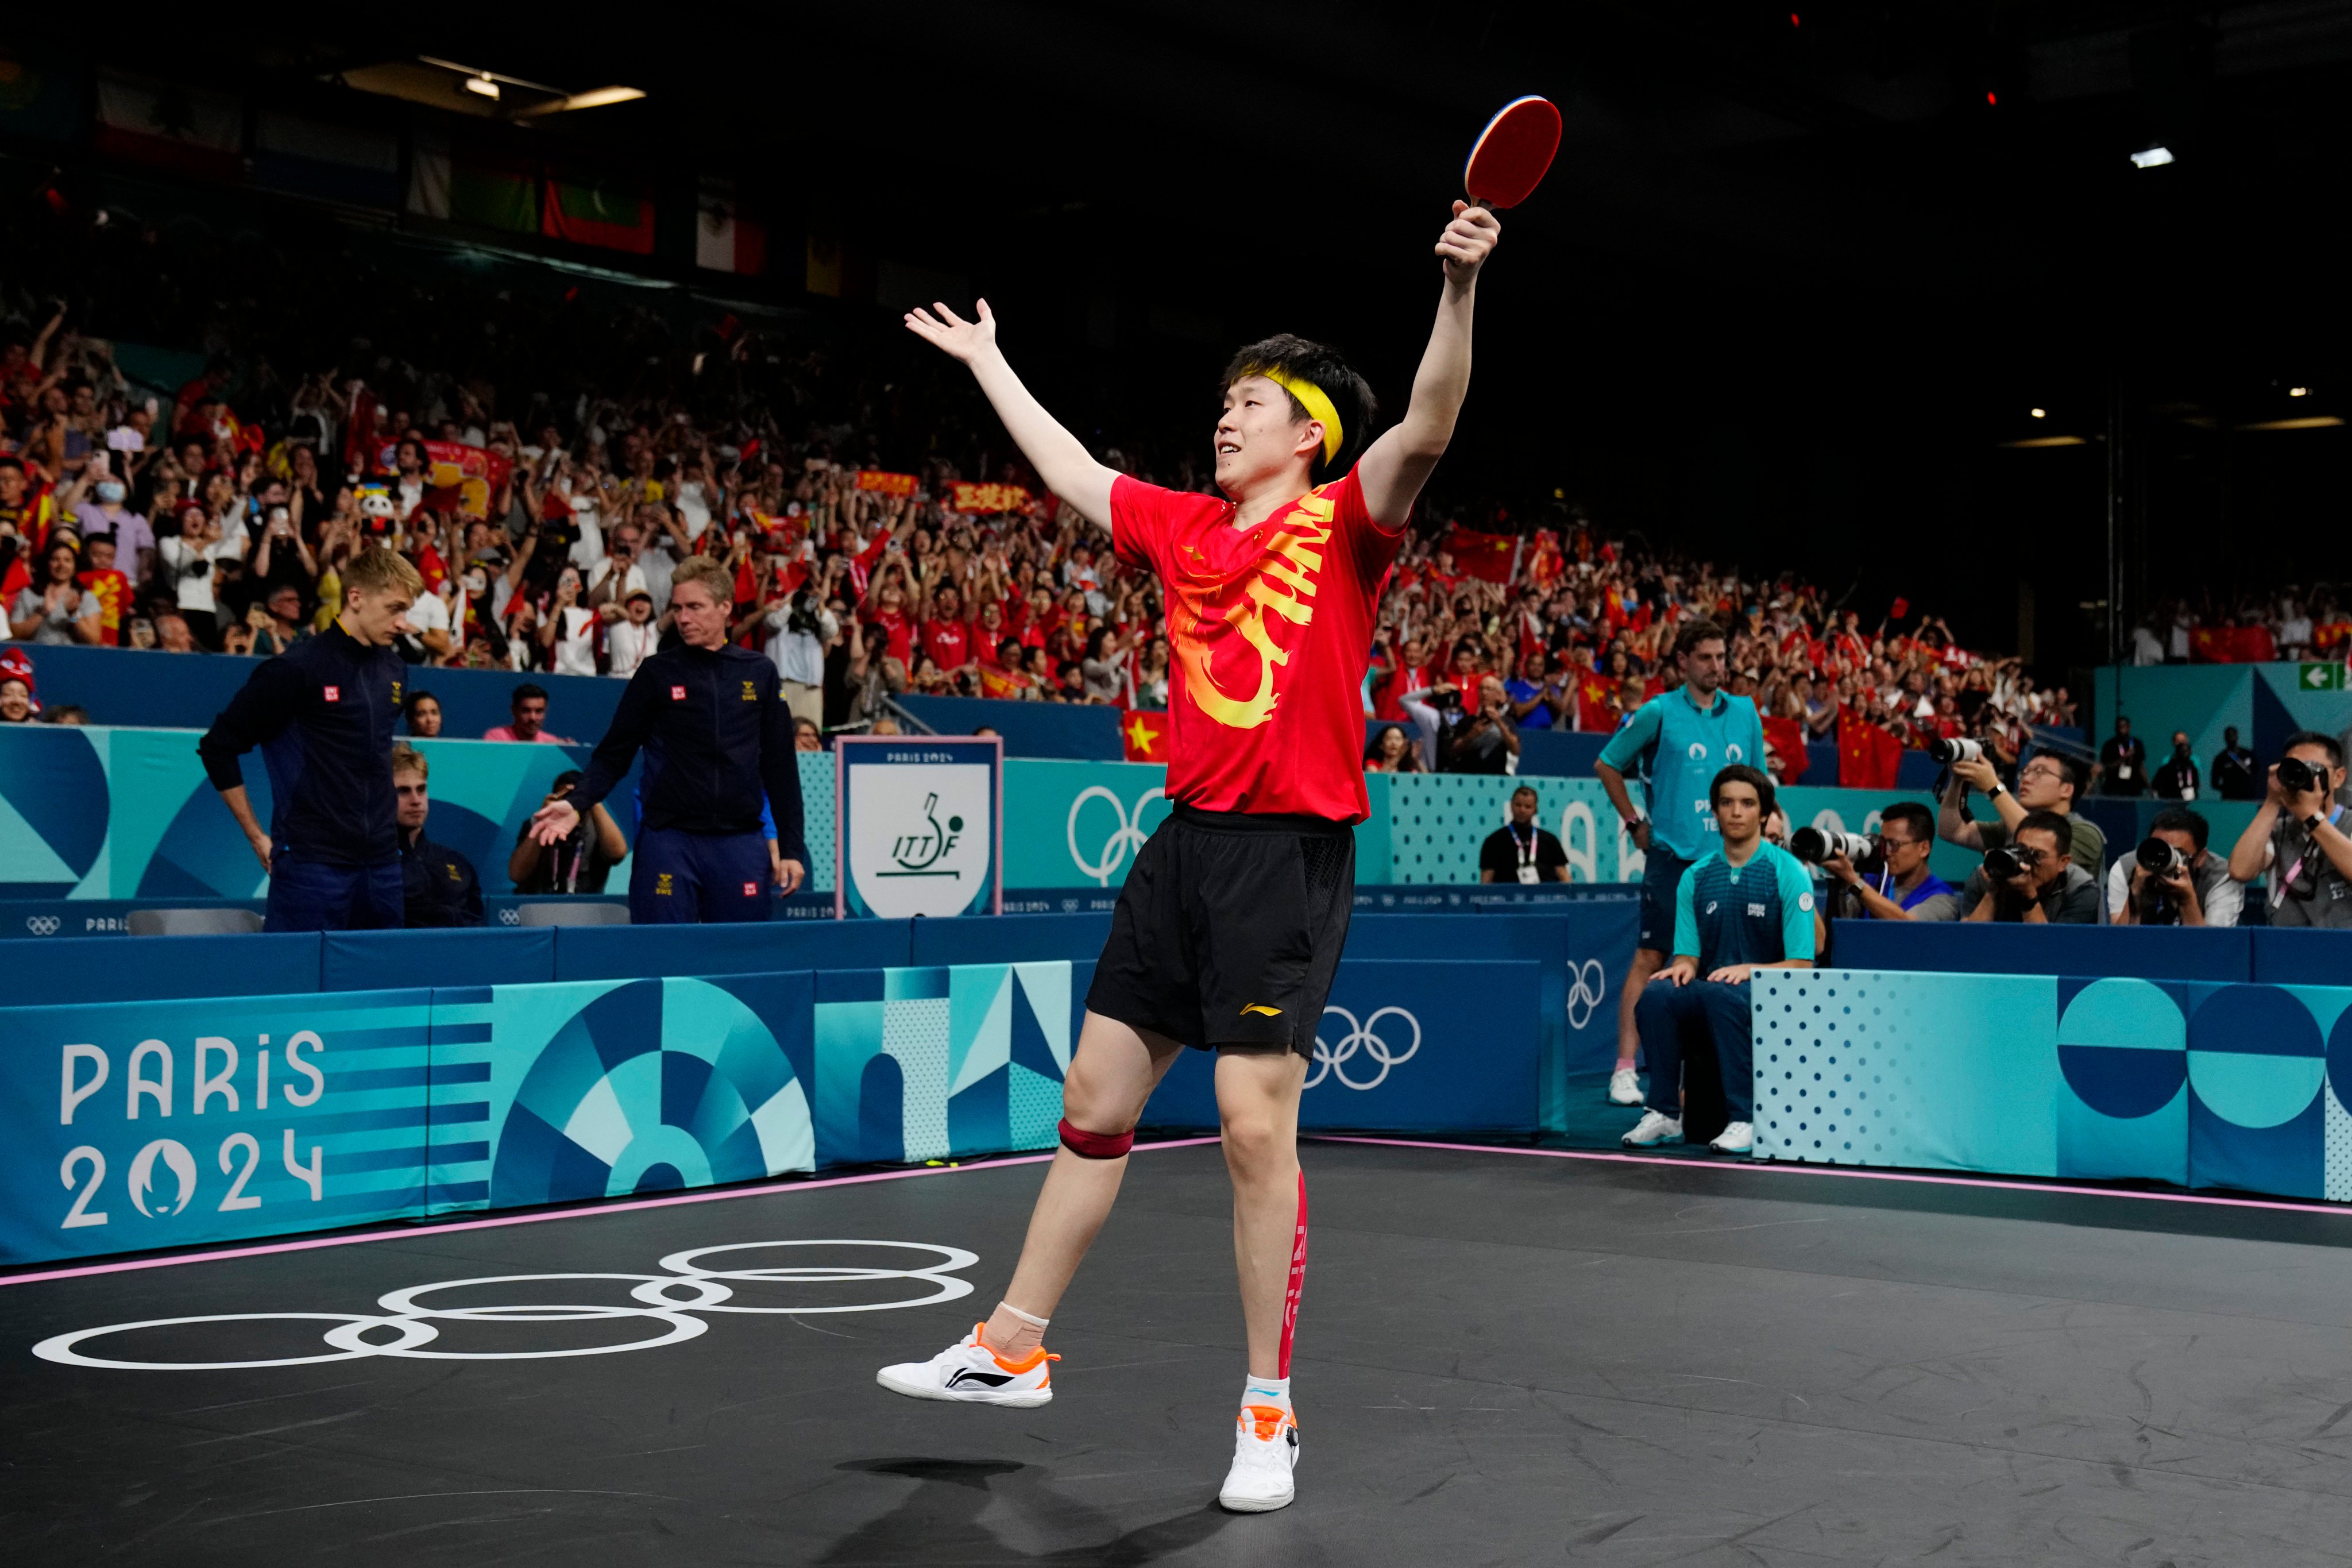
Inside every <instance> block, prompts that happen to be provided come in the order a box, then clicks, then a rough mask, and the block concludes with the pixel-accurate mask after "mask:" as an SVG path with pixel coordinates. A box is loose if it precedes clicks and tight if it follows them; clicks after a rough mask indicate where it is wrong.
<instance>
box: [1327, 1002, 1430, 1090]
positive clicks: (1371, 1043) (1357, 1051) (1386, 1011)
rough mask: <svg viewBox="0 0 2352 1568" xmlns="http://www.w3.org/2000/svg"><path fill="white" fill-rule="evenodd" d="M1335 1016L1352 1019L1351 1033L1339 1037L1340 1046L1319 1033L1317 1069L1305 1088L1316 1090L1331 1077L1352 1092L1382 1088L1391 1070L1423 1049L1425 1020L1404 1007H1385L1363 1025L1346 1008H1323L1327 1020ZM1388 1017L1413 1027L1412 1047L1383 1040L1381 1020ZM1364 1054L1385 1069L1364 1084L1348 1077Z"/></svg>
mask: <svg viewBox="0 0 2352 1568" xmlns="http://www.w3.org/2000/svg"><path fill="white" fill-rule="evenodd" d="M1334 1013H1337V1014H1339V1016H1341V1017H1342V1018H1345V1019H1347V1020H1348V1032H1347V1033H1346V1034H1344V1035H1342V1036H1340V1037H1339V1044H1338V1045H1336V1046H1335V1045H1330V1044H1328V1043H1327V1042H1326V1041H1325V1040H1324V1038H1323V1034H1322V1031H1321V1030H1320V1029H1318V1030H1317V1031H1316V1034H1315V1066H1314V1068H1312V1070H1310V1071H1309V1072H1308V1073H1307V1082H1306V1083H1305V1085H1304V1086H1302V1087H1304V1088H1307V1089H1313V1088H1314V1087H1315V1086H1316V1085H1317V1084H1318V1083H1321V1082H1322V1081H1323V1079H1324V1077H1325V1075H1326V1074H1328V1075H1329V1076H1330V1077H1331V1078H1332V1079H1336V1080H1338V1081H1339V1082H1340V1083H1342V1084H1345V1085H1346V1086H1347V1087H1348V1088H1349V1089H1378V1088H1379V1087H1380V1086H1381V1084H1382V1083H1383V1082H1385V1081H1386V1080H1387V1079H1388V1076H1389V1068H1392V1067H1396V1066H1398V1065H1400V1064H1401V1063H1403V1062H1408V1061H1411V1060H1412V1054H1413V1053H1414V1052H1415V1051H1417V1050H1419V1049H1421V1020H1420V1019H1418V1018H1416V1017H1414V1016H1412V1014H1410V1013H1408V1012H1406V1011H1405V1010H1404V1009H1403V1008H1402V1007H1383V1008H1381V1010H1380V1011H1378V1012H1376V1013H1374V1014H1373V1015H1372V1016H1370V1017H1369V1018H1366V1019H1365V1020H1364V1021H1363V1022H1362V1023H1360V1024H1359V1023H1358V1022H1356V1016H1355V1015H1354V1014H1353V1013H1350V1012H1349V1011H1348V1009H1346V1008H1345V1007H1340V1006H1329V1007H1326V1008H1324V1009H1323V1016H1325V1017H1327V1018H1328V1017H1329V1016H1331V1015H1332V1014H1334ZM1387 1017H1398V1018H1402V1019H1403V1020H1404V1021H1405V1022H1406V1024H1408V1025H1410V1026H1412V1044H1411V1045H1409V1046H1407V1047H1404V1048H1403V1049H1402V1050H1399V1049H1398V1048H1397V1047H1395V1046H1394V1045H1393V1044H1391V1042H1390V1041H1388V1040H1386V1039H1384V1038H1382V1037H1381V1033H1380V1026H1381V1019H1383V1018H1387ZM1358 1056H1363V1057H1366V1058H1370V1060H1371V1061H1373V1062H1376V1063H1378V1064H1379V1065H1380V1069H1381V1070H1380V1071H1379V1072H1377V1073H1374V1074H1372V1075H1371V1076H1370V1078H1367V1079H1364V1080H1363V1081H1362V1082H1360V1083H1359V1082H1357V1081H1356V1080H1355V1079H1352V1078H1349V1076H1348V1064H1349V1062H1351V1061H1353V1060H1354V1059H1355V1058H1357V1057H1358Z"/></svg>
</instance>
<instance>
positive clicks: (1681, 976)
mask: <svg viewBox="0 0 2352 1568" xmlns="http://www.w3.org/2000/svg"><path fill="white" fill-rule="evenodd" d="M1772 793H1773V792H1772V781H1771V780H1770V779H1769V778H1768V777H1766V776H1765V775H1764V774H1763V773H1761V772H1759V770H1757V769H1755V768H1752V767H1748V766H1747V765H1746V764H1744V763H1739V764H1735V765H1733V766H1731V767H1727V768H1725V769H1724V770H1723V771H1722V772H1720V773H1717V774H1716V775H1715V780H1714V782H1713V783H1712V784H1709V785H1708V786H1707V803H1708V805H1710V806H1711V807H1712V808H1713V810H1714V813H1715V820H1716V822H1717V825H1718V826H1720V828H1721V830H1722V834H1723V846H1722V847H1721V848H1719V849H1716V850H1713V851H1711V852H1709V853H1708V854H1706V855H1704V856H1702V857H1700V858H1699V859H1698V860H1697V861H1696V862H1695V863H1694V864H1693V865H1692V867H1691V868H1690V869H1689V870H1687V871H1685V872H1684V873H1683V879H1682V882H1681V884H1680V885H1679V886H1678V887H1677V888H1676V889H1675V957H1674V962H1673V963H1669V964H1667V965H1666V966H1665V967H1664V969H1662V970H1660V971H1659V972H1658V976H1657V978H1656V979H1655V980H1654V981H1652V982H1651V983H1650V984H1649V985H1648V986H1647V987H1646V988H1645V989H1644V990H1643V993H1642V997H1641V1000H1640V1001H1639V1002H1638V1003H1636V1004H1635V1005H1634V1008H1633V1018H1634V1024H1635V1026H1636V1027H1638V1028H1639V1029H1640V1030H1641V1035H1642V1054H1643V1058H1645V1059H1646V1060H1647V1062H1648V1064H1649V1068H1650V1092H1649V1109H1648V1110H1645V1111H1643V1114H1642V1120H1641V1121H1639V1122H1637V1123H1635V1125H1634V1127H1633V1131H1631V1132H1628V1133H1626V1134H1625V1142H1627V1143H1628V1144H1630V1145H1632V1146H1633V1147H1635V1148H1646V1147H1649V1146H1650V1145H1652V1144H1656V1143H1679V1142H1682V1141H1683V1103H1682V1064H1683V1058H1684V1057H1685V1054H1686V1052H1687V1050H1688V1049H1695V1048H1697V1047H1699V1045H1700V1044H1701V1043H1702V1042H1704V1043H1705V1044H1706V1045H1707V1046H1710V1047H1712V1048H1713V1049H1714V1051H1715V1058H1716V1064H1717V1068H1719V1069H1720V1070H1721V1072H1722V1075H1723V1099H1724V1103H1725V1105H1726V1106H1727V1109H1728V1110H1729V1112H1730V1117H1731V1121H1730V1125H1728V1126H1727V1127H1726V1128H1724V1130H1723V1131H1722V1133H1721V1134H1720V1135H1719V1136H1717V1138H1716V1139H1715V1140H1714V1141H1713V1144H1712V1146H1713V1147H1714V1148H1716V1149H1717V1150H1719V1151H1721V1152H1724V1153H1727V1154H1745V1153H1747V1152H1748V1151H1749V1150H1750V1149H1751V1148H1753V1147H1754V1146H1755V1141H1756V1131H1755V1127H1754V1121H1755V1119H1756V1112H1755V1101H1756V1086H1755V1077H1756V1074H1755V1045H1754V1039H1753V1035H1752V1029H1751V1025H1750V1021H1749V1016H1748V975H1749V974H1750V973H1752V972H1753V971H1755V970H1759V969H1811V967H1812V966H1813V881H1812V877H1811V873H1809V872H1808V871H1807V870H1806V869H1805V868H1804V865H1803V863H1802V862H1801V861H1800V860H1799V859H1798V858H1796V857H1795V856H1793V855H1791V854H1790V853H1789V852H1788V851H1787V850H1785V849H1783V848H1781V847H1780V846H1779V845H1777V844H1767V843H1766V842H1764V823H1765V819H1766V818H1768V817H1769V816H1771V815H1772V807H1773V799H1772ZM1702 976H1704V978H1702Z"/></svg>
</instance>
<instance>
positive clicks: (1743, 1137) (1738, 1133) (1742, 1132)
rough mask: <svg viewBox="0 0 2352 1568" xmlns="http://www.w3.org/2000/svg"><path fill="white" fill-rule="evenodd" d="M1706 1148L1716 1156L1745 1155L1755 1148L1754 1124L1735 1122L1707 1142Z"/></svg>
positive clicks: (1750, 1122)
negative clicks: (1716, 1154)
mask: <svg viewBox="0 0 2352 1568" xmlns="http://www.w3.org/2000/svg"><path fill="white" fill-rule="evenodd" d="M1706 1146H1707V1147H1708V1148H1710V1149H1712V1150H1714V1151H1715V1152H1717V1153H1718V1154H1745V1153H1748V1152H1751V1151H1752V1150H1754V1149H1755V1147H1756V1124H1755V1123H1754V1122H1752V1121H1735V1122H1733V1123H1732V1124H1731V1125H1730V1126H1728V1127H1727V1128H1725V1129H1724V1130H1723V1131H1720V1132H1718V1133H1717V1134H1716V1135H1715V1136H1714V1137H1713V1138H1711V1139H1709V1140H1708V1141H1707V1145H1706Z"/></svg>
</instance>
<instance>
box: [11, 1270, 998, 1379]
mask: <svg viewBox="0 0 2352 1568" xmlns="http://www.w3.org/2000/svg"><path fill="white" fill-rule="evenodd" d="M763 1247H897V1248H899V1249H901V1250H904V1251H911V1252H931V1253H937V1254H938V1255H939V1258H940V1260H939V1261H938V1262H936V1263H926V1264H924V1265H923V1266H922V1267H920V1268H845V1267H843V1266H840V1265H835V1264H817V1265H803V1266H799V1267H781V1268H777V1267H771V1268H706V1267H704V1266H703V1265H702V1264H701V1263H700V1262H698V1259H700V1258H709V1257H712V1256H713V1255H715V1254H718V1253H722V1252H751V1251H757V1250H759V1249H761V1248H763ZM979 1261H980V1255H979V1254H978V1253H976V1252H966V1251H965V1250H964V1249H963V1248H961V1247H940V1246H939V1245H937V1244H935V1243H932V1242H928V1241H871V1240H867V1241H738V1242H730V1243H729V1244H727V1245H725V1246H723V1247H695V1248H692V1249H691V1250H688V1251H686V1252H673V1253H671V1254H670V1255H669V1256H668V1257H667V1258H663V1259H662V1260H661V1264H660V1267H661V1268H664V1269H666V1270H667V1273H662V1274H604V1273H597V1274H491V1275H486V1276H483V1277H482V1278H479V1279H442V1280H437V1281H436V1282H435V1283H433V1284H430V1285H406V1286H403V1287H402V1288H401V1289H397V1290H391V1291H387V1292H385V1293H384V1294H383V1295H382V1296H380V1297H378V1298H377V1299H376V1305H377V1306H379V1307H381V1308H383V1311H381V1312H215V1313H210V1314H206V1315H205V1316H201V1317H189V1318H149V1319H147V1320H145V1321H142V1322H136V1323H110V1324H108V1325H106V1326H105V1327H103V1328H97V1329H78V1330H76V1331H73V1332H72V1333H69V1334H58V1335H57V1336H56V1337H54V1338H52V1339H46V1340H43V1341H42V1342H40V1343H39V1344H37V1345H35V1346H34V1347H33V1353H34V1354H35V1355H37V1356H38V1357H40V1358H41V1359H42V1360H43V1361H51V1362H56V1363H59V1364H60V1365H64V1366H91V1367H104V1368H108V1369H110V1370H114V1371H121V1372H230V1371H245V1370H248V1369H251V1368H256V1367H269V1366H316V1365H318V1364H320V1363H323V1362H333V1361H363V1360H366V1359H367V1358H369V1357H371V1356H395V1357H400V1358H403V1359H406V1360H415V1361H546V1360H551V1359H555V1358H559V1357H564V1356H583V1355H616V1354H618V1353H620V1352H624V1351H648V1350H653V1349H655V1348H656V1346H660V1345H674V1344H677V1343H680V1342H684V1341H686V1340H690V1339H694V1338H696V1337H697V1336H698V1335H700V1334H701V1333H703V1332H704V1331H706V1330H707V1329H709V1324H708V1323H706V1322H704V1321H702V1319H700V1318H699V1317H697V1316H695V1315H694V1314H696V1313H698V1312H740V1313H749V1314H755V1315H759V1316H765V1317H785V1316H791V1317H804V1316H807V1315H809V1314H811V1313H817V1312H891V1311H897V1310H898V1309H900V1308H902V1307H928V1306H931V1305H933V1304H934V1303H937V1302H940V1301H952V1300H957V1299H958V1298H960V1297H964V1296H969V1295H971V1290H972V1286H971V1280H969V1279H961V1278H960V1277H958V1276H957V1274H956V1272H955V1271H956V1270H957V1269H960V1268H970V1267H971V1265H973V1264H975V1263H977V1262H979ZM570 1279H626V1280H633V1281H635V1283H634V1284H633V1285H632V1286H631V1287H630V1289H629V1296H630V1298H631V1299H632V1300H636V1301H641V1302H643V1303H645V1304H644V1305H643V1306H637V1307H616V1306H589V1305H583V1304H581V1303H576V1302H564V1301H524V1302H521V1303H518V1304H511V1305H497V1306H485V1307H428V1306H425V1305H422V1304H421V1303H420V1301H419V1298H420V1297H423V1296H425V1295H428V1294H430V1293H432V1292H435V1291H440V1290H457V1289H464V1288H466V1287H467V1286H478V1285H525V1284H533V1283H537V1282H540V1281H550V1282H555V1281H562V1280H570ZM730 1279H732V1280H735V1281H737V1282H739V1283H756V1284H763V1285H829V1284H842V1283H848V1282H856V1283H866V1282H870V1281H874V1280H878V1279H910V1280H911V1279H919V1280H921V1281H923V1282H924V1283H926V1284H928V1285H931V1286H933V1287H935V1289H932V1290H931V1291H930V1293H929V1294H928V1295H921V1296H910V1297H908V1299H907V1300H902V1301H853V1302H847V1303H843V1302H833V1303H830V1304H826V1305H820V1306H814V1307H801V1306H793V1307H751V1306H743V1305H740V1304H737V1303H735V1302H734V1300H733V1298H734V1295H735V1292H734V1290H733V1289H731V1288H730V1287H729V1286H728V1285H727V1284H725V1283H723V1282H724V1281H726V1280H730ZM674 1290H675V1291H685V1292H689V1293H690V1294H691V1299H690V1300H680V1299H679V1298H678V1297H677V1296H674V1295H672V1294H671V1292H672V1291H674ZM620 1318H651V1319H653V1320H655V1321H656V1322H659V1323H663V1324H667V1331H665V1332H662V1333H659V1334H656V1335H655V1336H653V1337H652V1338H650V1339H643V1340H631V1341H629V1342H626V1343H623V1344H616V1345H583V1346H574V1347H572V1348H570V1349H564V1350H520V1351H448V1350H427V1349H425V1346H427V1345H429V1344H431V1343H432V1342H434V1341H435V1340H436V1339H438V1338H440V1335H441V1331H440V1330H439V1329H437V1328H436V1327H434V1321H436V1320H438V1321H442V1322H453V1323H566V1322H597V1321H613V1320H615V1319H620ZM314 1321H315V1322H325V1323H332V1324H334V1325H335V1326H334V1327H333V1328H331V1329H329V1330H327V1331H325V1332H324V1333H323V1334H321V1335H320V1338H322V1339H324V1340H325V1341H326V1342H327V1343H328V1344H329V1345H330V1346H331V1347H332V1349H331V1351H330V1352H328V1353H327V1354H324V1355H299V1356H280V1357H278V1358H275V1359H273V1360H267V1361H208V1362H177V1361H118V1360H114V1359H111V1358H109V1357H105V1356H95V1355H87V1354H84V1353H83V1352H82V1351H81V1349H80V1346H81V1345H82V1344H83V1343H84V1342H87V1341H89V1340H95V1339H101V1338H104V1337H106V1336H107V1335H110V1334H123V1333H130V1332H131V1331H133V1330H137V1329H173V1328H181V1327H184V1326H185V1325H188V1324H191V1323H263V1322H314ZM379 1329H389V1330H391V1331H393V1332H394V1334H397V1335H398V1336H399V1337H398V1338H397V1339H395V1340H394V1341H393V1342H390V1343H387V1344H379V1343H377V1342H374V1341H372V1340H370V1339H368V1338H367V1337H366V1336H367V1335H368V1334H370V1333H373V1332H374V1331H377V1330H379Z"/></svg>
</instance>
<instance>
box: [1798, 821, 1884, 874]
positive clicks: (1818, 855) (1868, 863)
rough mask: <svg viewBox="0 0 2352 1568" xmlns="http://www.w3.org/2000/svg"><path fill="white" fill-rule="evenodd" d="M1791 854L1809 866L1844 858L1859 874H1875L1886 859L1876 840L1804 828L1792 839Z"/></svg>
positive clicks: (1833, 829)
mask: <svg viewBox="0 0 2352 1568" xmlns="http://www.w3.org/2000/svg"><path fill="white" fill-rule="evenodd" d="M1789 853H1790V854H1791V855H1794V856H1795V857H1796V858H1798V859H1800V860H1802V861H1803V862H1804V863H1805V864H1806V865H1808V866H1818V865H1820V864H1821V863H1822V861H1824V860H1827V859H1830V858H1832V857H1834V856H1839V855H1843V856H1844V857H1845V858H1846V861H1847V863H1848V864H1850V865H1851V866H1853V868H1854V869H1855V870H1857V871H1875V870H1877V869H1878V868H1879V867H1880V865H1881V864H1882V863H1883V856H1882V855H1881V852H1880V845H1879V841H1878V839H1877V837H1875V836H1874V835H1871V834H1867V833H1848V832H1846V831H1844V830H1843V829H1842V828H1836V827H1800V828H1799V829H1797V830H1796V831H1795V832H1794V833H1791V834H1790V835H1789Z"/></svg>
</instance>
